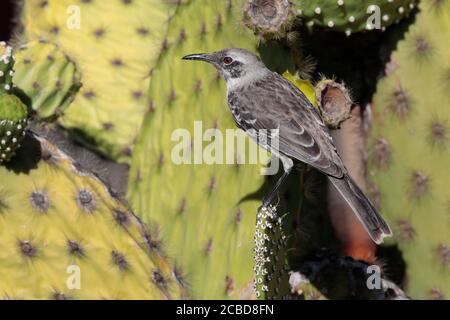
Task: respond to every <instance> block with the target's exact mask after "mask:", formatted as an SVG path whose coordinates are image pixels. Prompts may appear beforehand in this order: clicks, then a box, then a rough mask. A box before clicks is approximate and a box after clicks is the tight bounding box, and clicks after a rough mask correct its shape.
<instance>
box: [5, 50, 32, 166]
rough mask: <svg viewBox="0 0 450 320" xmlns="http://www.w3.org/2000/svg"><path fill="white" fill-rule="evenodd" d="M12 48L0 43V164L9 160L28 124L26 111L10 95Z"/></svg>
mask: <svg viewBox="0 0 450 320" xmlns="http://www.w3.org/2000/svg"><path fill="white" fill-rule="evenodd" d="M14 59H15V58H14V56H13V51H12V48H11V47H9V46H7V45H6V43H4V42H1V43H0V164H1V163H3V162H7V161H9V160H11V158H12V157H13V156H14V155H15V152H16V150H17V148H19V147H20V141H21V140H22V137H23V135H24V131H25V128H26V127H27V124H28V120H27V117H28V110H27V107H26V106H25V105H24V104H23V103H22V101H21V100H20V99H19V98H17V97H16V96H14V95H12V94H11V92H12V91H13V82H12V77H13V75H14Z"/></svg>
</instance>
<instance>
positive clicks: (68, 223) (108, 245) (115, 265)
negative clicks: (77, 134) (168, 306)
mask: <svg viewBox="0 0 450 320" xmlns="http://www.w3.org/2000/svg"><path fill="white" fill-rule="evenodd" d="M16 159H17V161H14V162H13V163H11V164H10V165H9V164H8V165H7V166H3V167H0V279H1V282H0V296H1V297H2V298H5V299H180V298H186V289H185V288H184V287H183V285H182V284H181V283H180V279H179V278H177V275H178V274H179V271H178V269H176V268H175V267H174V265H173V264H171V263H170V262H169V261H168V260H167V259H166V258H164V256H162V255H161V253H160V250H157V248H156V246H155V245H154V244H155V243H157V242H158V241H159V240H158V238H157V235H156V234H155V233H154V232H151V231H150V230H149V229H148V228H147V227H146V226H144V225H143V224H142V223H141V222H140V220H139V219H137V218H136V217H135V216H134V215H133V213H132V212H131V211H130V210H129V209H128V208H127V207H126V206H125V205H124V204H123V203H122V202H120V201H119V200H118V199H116V198H115V196H114V195H113V194H111V192H110V191H109V188H108V187H107V186H106V185H104V184H103V183H102V182H101V181H100V180H99V179H98V178H96V177H95V176H94V175H92V174H90V173H89V172H86V171H84V170H83V169H82V168H80V166H79V165H78V164H77V163H76V162H74V161H73V160H72V159H70V158H69V157H68V156H67V155H65V154H64V153H62V152H61V151H60V150H58V149H57V148H56V147H54V146H53V145H51V144H50V143H49V142H47V141H46V140H44V139H42V138H39V137H35V136H31V135H27V137H26V138H25V139H24V141H23V147H22V148H21V149H20V150H19V151H18V154H17V157H16Z"/></svg>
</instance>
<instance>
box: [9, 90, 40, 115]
mask: <svg viewBox="0 0 450 320" xmlns="http://www.w3.org/2000/svg"><path fill="white" fill-rule="evenodd" d="M13 94H14V95H15V96H17V97H18V98H19V99H20V101H22V103H23V104H24V105H26V106H27V109H28V115H29V117H30V118H31V119H32V118H34V116H35V114H36V112H35V111H34V110H33V101H32V100H31V98H30V97H29V96H27V94H26V93H25V92H24V91H23V90H22V89H20V88H18V87H16V88H14V93H13Z"/></svg>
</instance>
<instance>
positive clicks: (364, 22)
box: [292, 0, 418, 35]
mask: <svg viewBox="0 0 450 320" xmlns="http://www.w3.org/2000/svg"><path fill="white" fill-rule="evenodd" d="M417 2H418V1H417V0H412V1H411V0H393V1H388V0H373V1H361V0H314V1H310V0H292V3H293V6H294V10H296V12H297V15H298V16H299V17H300V18H301V20H302V21H303V22H304V23H305V24H306V25H307V26H309V27H313V26H314V27H315V26H318V27H325V28H329V29H332V30H337V31H342V32H346V33H347V34H348V35H350V34H351V33H353V32H360V31H364V30H372V21H369V22H370V23H369V24H368V19H369V18H370V17H371V16H372V15H373V14H374V12H379V13H380V15H379V22H380V27H381V28H382V30H384V29H385V28H386V27H388V26H390V25H391V24H393V23H396V22H397V21H399V20H400V19H403V18H404V17H407V16H408V15H409V14H410V13H411V11H412V10H413V9H414V8H415V7H416V5H417ZM378 8H379V9H380V10H379V11H377V10H378ZM374 10H376V11H374Z"/></svg>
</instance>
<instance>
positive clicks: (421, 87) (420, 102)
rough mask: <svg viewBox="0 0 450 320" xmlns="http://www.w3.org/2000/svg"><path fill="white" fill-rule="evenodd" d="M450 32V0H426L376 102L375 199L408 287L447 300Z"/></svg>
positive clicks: (372, 140) (449, 273)
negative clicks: (398, 252)
mask: <svg viewBox="0 0 450 320" xmlns="http://www.w3.org/2000/svg"><path fill="white" fill-rule="evenodd" d="M449 37H450V2H449V1H433V0H424V1H421V3H420V13H419V14H418V16H417V17H416V22H415V24H413V25H412V26H411V27H410V30H409V31H408V33H407V34H406V35H405V39H404V40H402V41H401V42H400V43H399V44H398V49H397V51H396V52H394V54H393V55H392V57H391V61H390V63H389V64H388V66H387V68H386V73H387V75H386V77H385V78H383V79H382V80H381V82H380V83H379V85H378V88H377V93H376V95H375V97H374V101H373V108H374V111H373V129H372V131H371V134H370V139H369V155H370V159H369V160H370V161H369V166H370V167H369V174H370V178H371V180H372V182H373V183H374V191H375V192H374V199H378V202H379V205H380V208H381V212H382V213H383V215H384V216H385V217H386V218H387V219H388V222H389V223H390V225H391V226H393V231H394V239H393V240H391V243H392V244H394V243H395V244H396V245H397V246H398V247H399V249H400V250H401V251H402V253H403V258H404V259H405V261H406V283H405V285H406V289H407V290H406V291H407V293H408V294H409V295H411V296H412V297H413V298H419V299H431V298H436V299H442V298H444V299H449V298H450V216H449V208H450V189H449V187H448V186H449V181H450V170H449V164H450V109H449V105H450V76H449V75H450V59H449V57H450V47H449V45H448V39H449ZM388 267H389V266H388ZM388 271H389V270H388Z"/></svg>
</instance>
